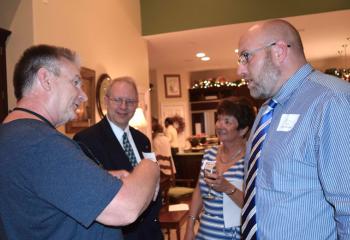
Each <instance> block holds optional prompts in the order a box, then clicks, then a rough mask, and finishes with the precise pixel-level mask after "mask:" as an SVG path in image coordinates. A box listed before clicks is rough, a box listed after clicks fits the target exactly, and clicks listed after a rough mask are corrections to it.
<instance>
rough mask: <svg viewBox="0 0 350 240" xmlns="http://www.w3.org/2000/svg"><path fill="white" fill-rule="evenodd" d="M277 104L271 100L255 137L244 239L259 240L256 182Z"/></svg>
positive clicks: (245, 205) (250, 161) (245, 211)
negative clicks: (264, 145) (263, 148)
mask: <svg viewBox="0 0 350 240" xmlns="http://www.w3.org/2000/svg"><path fill="white" fill-rule="evenodd" d="M276 105H277V103H276V102H275V101H274V100H273V99H271V100H270V101H269V102H268V106H267V109H266V110H265V112H264V114H263V115H262V117H261V118H260V121H259V124H258V126H257V127H256V130H255V132H254V135H253V138H252V139H253V141H252V145H251V147H252V148H251V152H250V157H249V162H248V170H247V175H246V177H245V192H244V206H243V209H242V239H243V240H250V239H257V224H256V208H255V191H256V190H255V180H256V176H257V172H258V161H259V158H260V153H261V150H262V146H263V143H264V140H265V137H266V135H267V132H268V130H269V127H270V123H271V119H272V113H273V110H274V108H275V107H276Z"/></svg>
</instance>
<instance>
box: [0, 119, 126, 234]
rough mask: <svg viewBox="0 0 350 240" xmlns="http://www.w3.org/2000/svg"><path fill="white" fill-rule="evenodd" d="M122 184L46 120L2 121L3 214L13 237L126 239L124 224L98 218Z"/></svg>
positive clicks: (0, 211)
mask: <svg viewBox="0 0 350 240" xmlns="http://www.w3.org/2000/svg"><path fill="white" fill-rule="evenodd" d="M121 185H122V183H121V181H120V180H118V179H117V178H115V177H113V176H111V175H110V174H108V173H107V172H106V171H104V170H103V169H101V168H98V167H97V165H96V164H95V163H93V162H92V161H91V160H90V159H89V158H87V157H86V156H85V155H84V153H83V152H82V151H81V150H80V148H79V146H78V145H77V144H76V143H75V142H74V141H72V140H71V139H69V138H68V137H66V136H64V135H63V134H61V133H59V132H58V131H57V130H55V129H52V128H51V127H50V126H48V125H46V124H45V123H43V122H40V121H37V120H31V119H21V120H16V121H12V122H10V123H6V124H3V125H0V218H1V221H2V223H3V229H4V231H5V235H6V236H7V238H9V239H36V240H38V239H45V240H46V239H57V240H58V239H59V240H64V239H79V240H80V239H84V240H85V239H94V240H95V239H114V240H115V239H122V235H121V232H120V230H119V229H118V228H111V227H106V226H103V225H101V224H99V223H97V222H94V220H95V219H96V217H97V216H98V215H99V214H100V213H101V212H102V211H103V209H104V208H105V207H106V206H107V205H108V203H109V202H110V201H111V200H112V199H113V197H114V196H115V195H116V194H117V192H118V191H119V189H120V187H121ZM0 231H3V230H2V229H1V228H0ZM2 234H3V233H0V236H1V235H2ZM118 236H119V237H118Z"/></svg>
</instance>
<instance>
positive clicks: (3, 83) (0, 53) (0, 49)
mask: <svg viewBox="0 0 350 240" xmlns="http://www.w3.org/2000/svg"><path fill="white" fill-rule="evenodd" d="M10 34H11V32H10V31H8V30H6V29H3V28H0V122H2V121H3V120H4V118H5V117H6V115H7V113H8V95H7V71H6V40H7V38H8V36H10Z"/></svg>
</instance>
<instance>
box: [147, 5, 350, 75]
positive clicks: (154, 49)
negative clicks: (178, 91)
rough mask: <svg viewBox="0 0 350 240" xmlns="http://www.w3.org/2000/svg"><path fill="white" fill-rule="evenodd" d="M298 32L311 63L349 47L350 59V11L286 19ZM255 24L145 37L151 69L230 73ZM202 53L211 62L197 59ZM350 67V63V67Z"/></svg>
mask: <svg viewBox="0 0 350 240" xmlns="http://www.w3.org/2000/svg"><path fill="white" fill-rule="evenodd" d="M285 19H286V20H287V21H289V22H291V23H292V24H293V25H294V26H296V28H297V29H298V30H299V32H300V34H301V37H302V40H303V43H304V48H305V53H306V57H307V58H308V59H309V60H310V61H318V60H321V59H332V58H333V59H338V58H340V56H339V54H338V51H339V50H344V48H342V45H343V44H347V45H348V46H349V47H348V48H347V53H348V54H347V55H348V57H349V55H350V40H347V38H349V37H350V10H342V11H335V12H327V13H321V14H311V15H304V16H298V17H288V18H285ZM254 23H256V22H249V23H240V24H232V25H224V26H219V27H210V28H201V29H194V30H188V31H181V32H172V33H165V34H157V35H150V36H145V37H144V38H145V39H146V40H147V42H148V49H149V62H150V68H151V69H179V70H185V71H189V72H192V71H203V70H211V69H227V68H232V67H234V66H235V65H236V61H237V58H236V56H235V53H234V50H235V49H236V48H237V47H238V45H237V44H238V40H239V37H240V36H241V34H242V33H243V32H244V31H245V30H247V29H248V28H249V27H250V26H251V25H252V24H254ZM199 51H202V52H205V53H206V54H207V56H209V57H210V58H211V60H210V61H208V62H203V61H201V60H200V59H198V58H196V56H195V54H196V53H197V52H199ZM348 64H350V63H348Z"/></svg>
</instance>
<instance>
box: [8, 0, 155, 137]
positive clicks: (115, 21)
mask: <svg viewBox="0 0 350 240" xmlns="http://www.w3.org/2000/svg"><path fill="white" fill-rule="evenodd" d="M140 21H141V20H140V4H139V1H138V0H127V1H125V0H103V1H96V0H84V1H83V0H74V1H71V0H45V1H43V0H25V1H21V3H20V6H19V8H18V10H17V12H16V14H15V16H14V18H13V21H12V23H11V25H10V29H9V30H10V31H12V35H11V37H10V39H9V42H8V44H7V47H8V81H9V84H8V85H9V89H8V90H9V108H13V107H14V105H15V99H14V95H13V88H12V81H11V79H12V73H13V66H14V64H15V62H16V61H17V59H18V58H19V56H20V53H21V52H22V51H23V50H24V49H25V48H27V47H29V46H30V45H32V44H40V43H46V44H53V45H60V46H65V47H68V48H71V49H74V50H76V51H77V52H78V53H79V55H80V57H81V61H82V66H85V67H88V68H91V69H94V70H95V71H96V76H97V78H98V76H99V75H100V74H101V73H108V74H109V75H110V76H111V77H112V78H114V77H117V76H121V75H129V76H132V77H134V78H135V79H136V80H137V85H138V88H139V91H142V92H145V93H146V95H147V89H148V86H149V76H148V55H147V46H146V42H145V40H144V39H142V37H141V22H140ZM146 101H148V102H146V104H147V106H149V97H147V96H146ZM148 109H149V108H148ZM147 116H148V117H150V114H147ZM96 118H97V120H99V117H98V114H97V111H96ZM60 130H62V128H60ZM144 131H145V132H146V133H147V134H149V135H150V128H148V129H147V131H146V130H144Z"/></svg>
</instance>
